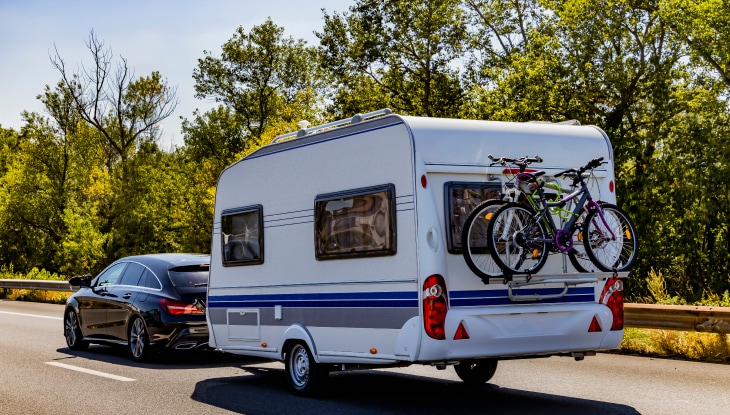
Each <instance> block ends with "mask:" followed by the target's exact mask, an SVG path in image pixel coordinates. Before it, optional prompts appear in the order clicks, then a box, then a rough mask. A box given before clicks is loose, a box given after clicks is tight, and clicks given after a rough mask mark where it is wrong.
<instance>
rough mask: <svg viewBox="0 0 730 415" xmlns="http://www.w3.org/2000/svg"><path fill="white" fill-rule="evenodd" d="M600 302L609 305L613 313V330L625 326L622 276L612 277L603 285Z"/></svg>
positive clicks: (621, 328)
mask: <svg viewBox="0 0 730 415" xmlns="http://www.w3.org/2000/svg"><path fill="white" fill-rule="evenodd" d="M599 302H600V303H601V304H603V305H605V306H607V307H608V308H609V309H610V310H611V314H613V323H612V324H611V330H623V328H624V282H623V280H621V278H618V277H611V278H609V279H608V281H607V282H606V286H605V287H603V292H602V293H601V298H600V299H599Z"/></svg>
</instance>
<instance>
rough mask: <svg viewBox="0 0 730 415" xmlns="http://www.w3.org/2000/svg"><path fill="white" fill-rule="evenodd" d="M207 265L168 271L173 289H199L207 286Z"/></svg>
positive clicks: (208, 268)
mask: <svg viewBox="0 0 730 415" xmlns="http://www.w3.org/2000/svg"><path fill="white" fill-rule="evenodd" d="M209 270H210V267H209V266H208V264H202V265H190V266H185V267H177V268H173V269H171V270H170V271H169V274H170V281H172V285H174V286H175V287H201V286H204V285H208V273H209Z"/></svg>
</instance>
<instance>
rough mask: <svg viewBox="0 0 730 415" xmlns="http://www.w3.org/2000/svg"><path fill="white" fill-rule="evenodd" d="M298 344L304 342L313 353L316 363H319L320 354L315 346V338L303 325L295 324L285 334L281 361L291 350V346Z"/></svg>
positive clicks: (282, 342)
mask: <svg viewBox="0 0 730 415" xmlns="http://www.w3.org/2000/svg"><path fill="white" fill-rule="evenodd" d="M296 342H304V344H306V346H307V348H309V350H310V351H311V352H312V358H314V361H315V362H317V363H319V354H318V353H317V346H315V344H314V338H313V336H312V333H310V332H309V330H308V329H307V328H306V327H305V326H304V325H302V324H293V325H291V326H289V328H287V329H286V331H285V332H284V336H283V337H282V341H281V344H282V347H281V355H280V357H281V359H282V360H284V358H285V355H286V353H287V352H288V351H289V349H290V348H291V345H292V344H294V343H296Z"/></svg>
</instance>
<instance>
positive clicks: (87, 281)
mask: <svg viewBox="0 0 730 415" xmlns="http://www.w3.org/2000/svg"><path fill="white" fill-rule="evenodd" d="M68 283H69V284H71V285H73V286H74V287H88V286H90V285H91V274H84V275H79V276H77V277H72V278H71V279H70V280H68Z"/></svg>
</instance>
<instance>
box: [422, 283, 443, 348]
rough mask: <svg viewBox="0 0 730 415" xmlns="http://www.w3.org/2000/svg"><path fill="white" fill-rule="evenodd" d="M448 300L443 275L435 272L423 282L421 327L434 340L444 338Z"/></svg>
mask: <svg viewBox="0 0 730 415" xmlns="http://www.w3.org/2000/svg"><path fill="white" fill-rule="evenodd" d="M448 310H449V301H448V296H447V294H446V283H445V282H444V277H442V276H440V275H438V274H435V275H431V276H430V277H428V278H426V281H425V282H424V283H423V327H424V329H425V330H426V334H428V336H429V337H431V338H433V339H436V340H443V339H445V338H446V332H445V325H446V312H447V311H448Z"/></svg>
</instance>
